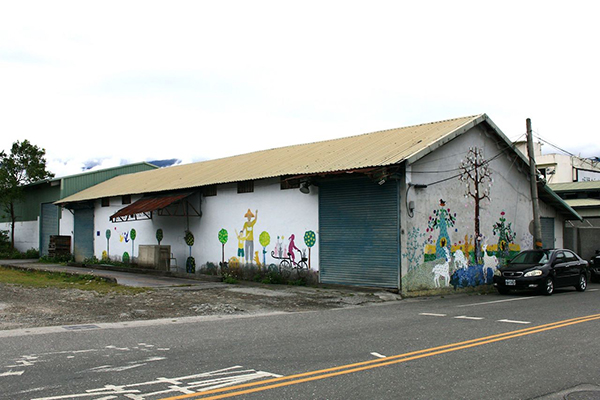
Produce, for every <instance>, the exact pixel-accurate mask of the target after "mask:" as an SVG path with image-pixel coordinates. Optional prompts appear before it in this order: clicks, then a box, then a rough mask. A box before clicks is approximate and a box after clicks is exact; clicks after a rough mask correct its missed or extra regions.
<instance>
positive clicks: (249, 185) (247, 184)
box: [237, 181, 254, 193]
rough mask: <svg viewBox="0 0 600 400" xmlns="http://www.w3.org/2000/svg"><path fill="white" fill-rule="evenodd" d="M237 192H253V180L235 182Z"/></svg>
mask: <svg viewBox="0 0 600 400" xmlns="http://www.w3.org/2000/svg"><path fill="white" fill-rule="evenodd" d="M237 192H238V193H252V192H254V181H244V182H238V184H237Z"/></svg>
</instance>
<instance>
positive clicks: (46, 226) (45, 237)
mask: <svg viewBox="0 0 600 400" xmlns="http://www.w3.org/2000/svg"><path fill="white" fill-rule="evenodd" d="M58 210H59V208H58V207H57V206H55V205H54V204H52V203H43V204H42V211H41V216H40V225H41V226H40V255H41V256H47V255H48V245H49V244H50V236H51V235H58Z"/></svg>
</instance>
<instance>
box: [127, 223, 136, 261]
mask: <svg viewBox="0 0 600 400" xmlns="http://www.w3.org/2000/svg"><path fill="white" fill-rule="evenodd" d="M136 237H137V232H136V231H135V229H131V231H130V232H129V239H131V258H133V257H135V238H136Z"/></svg>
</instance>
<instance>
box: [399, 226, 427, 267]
mask: <svg viewBox="0 0 600 400" xmlns="http://www.w3.org/2000/svg"><path fill="white" fill-rule="evenodd" d="M425 236H427V235H426V233H423V232H421V229H420V228H417V227H415V226H413V227H412V229H411V230H410V232H409V233H408V240H407V242H406V248H407V250H406V253H404V257H405V258H406V260H407V261H408V271H409V272H412V271H414V270H416V269H417V268H418V267H419V266H420V265H421V260H423V247H424V246H425V244H426V243H427V239H424V238H425Z"/></svg>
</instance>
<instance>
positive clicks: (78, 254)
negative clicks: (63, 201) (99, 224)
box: [73, 208, 94, 262]
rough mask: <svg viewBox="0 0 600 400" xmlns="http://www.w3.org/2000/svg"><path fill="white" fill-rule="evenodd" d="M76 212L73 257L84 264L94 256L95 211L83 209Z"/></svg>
mask: <svg viewBox="0 0 600 400" xmlns="http://www.w3.org/2000/svg"><path fill="white" fill-rule="evenodd" d="M74 211H75V226H74V231H73V236H74V238H73V253H74V254H73V255H74V257H75V261H77V262H82V261H83V260H85V259H86V258H91V257H92V256H93V255H94V209H93V208H82V209H76V210H74Z"/></svg>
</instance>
